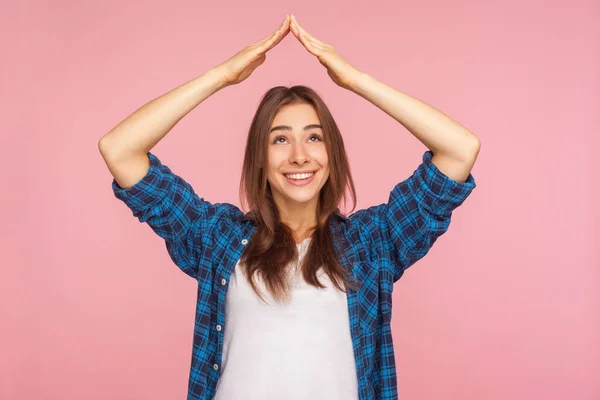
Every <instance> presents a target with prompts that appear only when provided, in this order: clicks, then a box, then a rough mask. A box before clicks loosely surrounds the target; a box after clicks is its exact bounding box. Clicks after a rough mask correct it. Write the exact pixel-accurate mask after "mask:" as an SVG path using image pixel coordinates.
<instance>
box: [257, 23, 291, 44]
mask: <svg viewBox="0 0 600 400" xmlns="http://www.w3.org/2000/svg"><path fill="white" fill-rule="evenodd" d="M289 30H290V21H289V19H288V18H287V17H286V19H285V20H284V21H283V24H282V25H281V26H280V27H279V29H277V30H276V31H275V32H273V33H272V34H271V35H269V36H268V37H267V38H265V39H264V40H262V41H261V42H259V43H260V44H259V47H260V51H261V52H266V51H269V50H271V49H272V48H273V47H275V46H276V45H277V44H278V43H279V42H281V41H282V40H283V38H284V37H285V36H286V35H287V34H288V32H289Z"/></svg>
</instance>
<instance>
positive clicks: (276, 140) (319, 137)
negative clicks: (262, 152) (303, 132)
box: [273, 133, 323, 144]
mask: <svg viewBox="0 0 600 400" xmlns="http://www.w3.org/2000/svg"><path fill="white" fill-rule="evenodd" d="M285 138H286V137H285V136H277V137H276V138H275V139H273V144H279V143H281V142H278V140H279V139H285ZM312 138H317V139H318V140H316V141H318V142H321V141H323V138H322V137H321V135H319V134H317V133H313V134H312V135H310V137H309V139H312ZM312 143H315V141H313V142H312Z"/></svg>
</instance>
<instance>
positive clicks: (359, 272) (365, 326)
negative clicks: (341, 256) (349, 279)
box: [353, 261, 381, 333]
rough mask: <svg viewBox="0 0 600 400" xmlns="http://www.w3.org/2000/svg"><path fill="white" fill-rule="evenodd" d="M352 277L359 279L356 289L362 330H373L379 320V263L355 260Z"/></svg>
mask: <svg viewBox="0 0 600 400" xmlns="http://www.w3.org/2000/svg"><path fill="white" fill-rule="evenodd" d="M353 266H354V267H353V274H354V277H356V279H357V280H358V281H359V287H358V290H357V304H356V307H357V309H358V318H359V321H360V327H361V330H362V331H363V332H365V333H366V332H374V331H375V330H376V329H377V326H378V324H379V320H380V315H381V311H380V306H379V298H380V297H379V276H380V265H379V263H377V262H374V261H356V262H354V264H353Z"/></svg>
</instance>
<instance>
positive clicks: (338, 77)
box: [290, 15, 361, 89]
mask: <svg viewBox="0 0 600 400" xmlns="http://www.w3.org/2000/svg"><path fill="white" fill-rule="evenodd" d="M290 29H291V31H292V33H293V34H294V36H296V38H297V39H298V40H299V41H300V43H302V45H303V46H304V47H305V48H306V50H308V52H309V53H311V54H313V55H315V56H316V57H317V58H318V59H319V62H320V63H321V64H323V65H324V66H325V68H327V74H329V76H330V77H331V79H332V80H333V81H334V82H335V83H336V84H337V85H338V86H341V87H343V88H344V89H349V88H350V87H352V85H353V84H354V83H355V82H356V80H357V79H358V78H359V77H360V75H361V71H359V70H358V69H356V68H355V67H354V66H353V65H352V64H350V63H349V62H348V61H346V60H345V59H344V58H343V57H342V56H340V55H339V54H338V53H337V52H336V51H335V49H334V48H333V46H331V45H328V44H326V43H323V42H321V41H320V40H318V39H317V38H315V37H313V36H312V35H310V34H309V33H308V32H306V30H305V29H304V28H302V27H301V26H300V24H299V23H298V21H297V20H296V17H294V16H293V15H292V22H291V24H290Z"/></svg>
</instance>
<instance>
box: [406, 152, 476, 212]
mask: <svg viewBox="0 0 600 400" xmlns="http://www.w3.org/2000/svg"><path fill="white" fill-rule="evenodd" d="M432 157H433V152H432V151H431V150H428V151H426V152H425V153H424V154H423V163H422V164H421V165H420V166H419V167H418V168H417V171H415V185H416V186H417V187H416V189H417V192H419V193H421V195H422V196H423V197H424V204H426V205H427V206H429V207H430V210H431V211H434V212H436V213H439V214H442V215H445V214H446V215H447V214H448V213H451V212H452V210H454V209H455V208H456V207H458V206H460V205H461V204H462V203H463V202H464V201H465V199H466V198H467V197H468V196H469V194H471V192H472V191H473V189H474V188H475V187H476V183H475V178H474V177H473V174H471V173H469V176H468V177H467V179H466V181H465V182H460V181H455V180H453V179H451V178H449V177H448V176H447V175H445V174H444V173H443V172H442V171H440V170H439V168H438V167H437V166H436V165H435V164H434V163H432V162H431V159H432Z"/></svg>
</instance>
